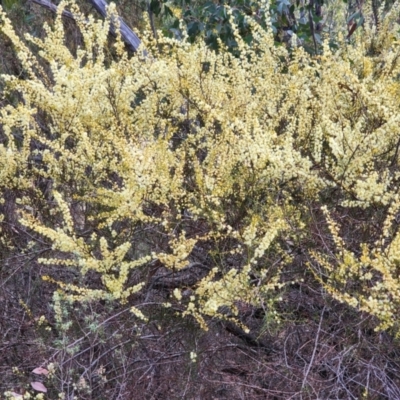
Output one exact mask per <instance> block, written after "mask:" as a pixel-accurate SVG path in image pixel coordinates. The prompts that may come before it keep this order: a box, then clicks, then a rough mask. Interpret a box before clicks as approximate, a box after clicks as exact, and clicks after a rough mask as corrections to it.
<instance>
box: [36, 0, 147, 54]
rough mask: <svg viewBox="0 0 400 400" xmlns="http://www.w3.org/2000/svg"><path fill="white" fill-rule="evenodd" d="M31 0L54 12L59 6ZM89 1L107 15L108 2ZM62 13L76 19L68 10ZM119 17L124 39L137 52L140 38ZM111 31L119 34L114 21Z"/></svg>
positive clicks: (99, 0)
mask: <svg viewBox="0 0 400 400" xmlns="http://www.w3.org/2000/svg"><path fill="white" fill-rule="evenodd" d="M31 1H32V2H34V3H36V4H38V5H40V6H43V7H46V8H48V9H49V10H50V11H53V12H54V13H56V12H57V6H56V5H55V4H53V3H52V2H51V1H50V0H31ZM88 1H89V3H91V4H92V5H93V7H94V8H95V9H96V10H97V11H98V12H99V13H100V14H101V15H102V16H103V17H104V18H105V17H106V16H107V5H108V4H107V3H106V2H105V0H88ZM62 15H63V17H66V18H70V19H73V20H75V16H74V15H73V14H72V13H71V12H69V11H67V10H63V12H62ZM118 19H119V25H120V27H119V28H120V33H121V37H122V40H123V41H124V42H125V44H126V45H127V46H128V47H129V48H130V49H131V50H132V51H135V52H136V51H137V50H138V48H139V46H140V44H141V41H140V39H139V38H138V36H137V35H136V34H135V33H134V32H133V31H132V29H131V28H129V26H128V25H127V24H126V23H125V21H124V20H123V19H122V18H121V17H118ZM110 33H111V34H112V35H113V36H117V32H116V27H115V24H114V23H111V24H110Z"/></svg>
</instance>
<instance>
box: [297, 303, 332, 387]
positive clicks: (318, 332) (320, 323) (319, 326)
mask: <svg viewBox="0 0 400 400" xmlns="http://www.w3.org/2000/svg"><path fill="white" fill-rule="evenodd" d="M325 308H326V306H324V308H323V309H322V312H321V318H320V320H319V324H318V331H317V336H316V337H315V344H314V350H313V352H312V355H311V360H310V363H309V364H308V367H307V371H306V373H305V374H304V379H303V383H302V384H301V392H303V390H304V388H305V386H306V384H307V378H308V374H309V373H310V370H311V367H312V365H313V363H314V358H315V353H316V352H317V347H318V341H319V335H320V333H321V327H322V320H323V318H324V313H325Z"/></svg>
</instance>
